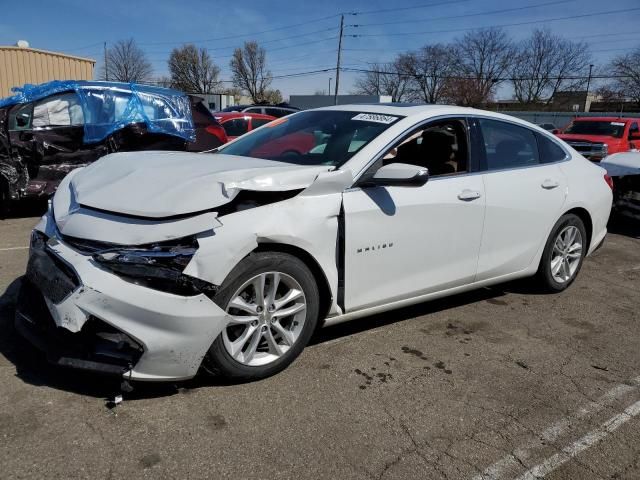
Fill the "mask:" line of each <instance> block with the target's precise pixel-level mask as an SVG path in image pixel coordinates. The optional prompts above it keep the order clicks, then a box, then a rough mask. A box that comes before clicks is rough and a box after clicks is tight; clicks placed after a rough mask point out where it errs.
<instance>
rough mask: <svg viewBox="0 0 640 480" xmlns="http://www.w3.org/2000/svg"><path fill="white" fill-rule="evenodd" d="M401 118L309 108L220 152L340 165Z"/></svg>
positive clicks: (304, 163) (299, 163)
mask: <svg viewBox="0 0 640 480" xmlns="http://www.w3.org/2000/svg"><path fill="white" fill-rule="evenodd" d="M400 118H401V117H399V116H397V115H382V114H377V113H363V112H347V111H339V110H310V111H306V112H301V113H297V114H295V115H292V116H288V117H283V118H279V119H277V120H274V121H273V122H271V123H268V124H267V125H266V126H264V127H262V128H261V129H260V130H256V131H255V132H252V133H249V134H247V135H245V136H243V137H240V138H239V139H238V140H236V141H235V142H233V143H231V144H229V145H227V146H224V147H222V148H221V149H220V150H219V151H220V153H225V154H228V155H240V156H243V157H253V158H264V159H267V160H277V161H279V162H286V163H295V164H298V165H333V166H335V167H339V166H341V165H342V164H344V163H345V162H346V161H347V160H349V159H350V158H351V157H352V156H353V155H355V154H356V153H357V152H358V151H359V150H360V149H362V148H363V147H364V146H365V145H367V144H368V143H369V142H370V141H371V140H373V139H374V138H376V137H377V136H378V135H380V134H381V133H382V132H384V131H385V130H386V129H387V128H389V127H390V126H391V125H392V124H393V123H395V122H396V121H398V120H399V119H400Z"/></svg>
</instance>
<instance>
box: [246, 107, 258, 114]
mask: <svg viewBox="0 0 640 480" xmlns="http://www.w3.org/2000/svg"><path fill="white" fill-rule="evenodd" d="M243 112H246V113H262V107H253V108H247V109H245V110H243Z"/></svg>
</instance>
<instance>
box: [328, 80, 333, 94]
mask: <svg viewBox="0 0 640 480" xmlns="http://www.w3.org/2000/svg"><path fill="white" fill-rule="evenodd" d="M331 80H333V78H331V77H329V96H331Z"/></svg>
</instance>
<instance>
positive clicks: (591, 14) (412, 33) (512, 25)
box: [347, 7, 640, 38]
mask: <svg viewBox="0 0 640 480" xmlns="http://www.w3.org/2000/svg"><path fill="white" fill-rule="evenodd" d="M638 10H640V7H639V8H625V9H621V10H609V11H605V12H595V13H585V14H582V15H569V16H566V17H554V18H543V19H540V20H530V21H526V22H517V23H501V24H496V25H485V26H480V27H478V26H475V27H468V28H455V29H450V30H430V31H426V32H396V33H393V32H391V33H365V34H354V35H347V36H348V37H353V38H358V37H389V36H394V37H395V36H405V35H428V34H432V33H454V32H466V31H471V30H478V29H482V28H500V27H517V26H521V25H532V24H535V23H547V22H556V21H560V20H575V19H577V18H585V17H595V16H598V15H613V14H616V13H625V14H628V13H629V12H634V11H638Z"/></svg>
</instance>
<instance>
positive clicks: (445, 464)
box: [0, 217, 640, 480]
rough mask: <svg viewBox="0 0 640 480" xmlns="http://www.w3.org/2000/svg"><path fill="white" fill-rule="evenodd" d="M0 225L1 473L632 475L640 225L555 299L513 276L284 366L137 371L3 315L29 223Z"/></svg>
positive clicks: (639, 372)
mask: <svg viewBox="0 0 640 480" xmlns="http://www.w3.org/2000/svg"><path fill="white" fill-rule="evenodd" d="M36 222H37V218H34V217H27V218H13V219H8V220H2V221H0V295H2V296H1V297H0V465H1V466H2V467H1V471H2V473H0V476H1V477H2V478H12V479H13V478H64V479H70V478H93V479H95V478H215V479H222V478H234V479H289V478H290V479H307V478H308V479H316V478H330V479H351V478H354V479H359V478H362V479H394V478H395V479H405V480H406V479H439V478H449V479H458V478H461V479H462V478H469V479H472V478H474V479H480V478H486V479H506V478H523V479H524V478H530V479H534V478H543V477H544V478H550V479H637V478H640V430H639V427H640V366H639V365H640V334H639V328H638V327H639V324H640V316H639V315H638V312H639V311H640V226H638V225H636V226H629V225H626V226H622V225H619V226H616V227H615V228H613V233H610V234H609V236H608V237H607V240H606V243H605V245H604V246H603V248H602V249H601V250H599V251H598V252H597V253H596V254H595V255H593V256H592V257H590V258H588V259H587V260H586V261H585V264H584V266H583V269H582V271H581V273H580V276H579V278H578V279H577V281H576V282H575V283H574V284H573V285H572V286H571V288H570V289H569V290H567V291H566V292H564V293H561V294H557V295H546V294H541V293H540V292H538V291H536V289H535V288H534V287H533V286H532V285H531V284H530V283H529V282H515V283H509V284H506V285H500V286H497V287H494V288H485V289H481V290H478V291H475V292H472V293H468V294H463V295H457V296H455V297H451V298H448V299H444V300H439V301H434V302H430V303H425V304H421V305H417V306H414V307H411V308H405V309H402V310H398V311H393V312H388V313H385V314H382V315H377V316H374V317H369V318H364V319H360V320H355V321H353V322H351V323H347V324H343V325H338V326H335V327H330V328H327V329H324V330H322V331H320V332H319V334H318V335H317V336H316V338H315V339H314V340H313V342H312V345H310V346H309V347H307V348H306V349H305V351H304V352H303V353H302V355H301V356H300V357H299V359H298V360H297V361H296V362H295V363H294V364H293V365H292V366H291V367H290V368H288V369H287V370H286V371H284V372H282V373H280V374H278V375H276V376H274V377H271V378H269V379H266V380H263V381H259V382H254V383H249V384H241V385H228V384H224V383H223V382H220V381H217V380H215V379H211V378H208V377H206V376H202V377H198V378H196V379H194V380H191V381H188V382H184V383H179V384H161V385H148V384H147V385H139V386H137V387H136V388H135V390H134V391H133V392H131V393H125V394H124V397H123V398H124V400H123V402H122V403H120V404H119V405H117V406H114V405H113V404H112V403H110V402H109V400H111V399H113V397H114V395H116V394H118V393H119V390H118V384H117V382H112V381H109V380H105V379H104V378H101V377H95V376H93V375H88V374H82V373H78V372H75V371H69V370H60V369H57V368H54V367H51V366H48V365H47V364H46V363H45V362H44V361H43V360H42V358H41V357H40V356H39V355H38V354H37V353H36V352H35V351H34V350H33V349H32V348H31V347H30V346H28V345H26V344H25V343H24V342H23V341H21V339H20V338H18V337H17V335H16V334H15V332H14V331H13V329H12V317H13V305H14V302H15V296H16V293H17V289H18V286H19V283H20V277H21V275H22V274H23V273H24V269H25V265H26V260H27V254H28V249H27V246H28V239H29V232H30V229H31V228H32V227H33V225H34V224H35V223H36Z"/></svg>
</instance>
